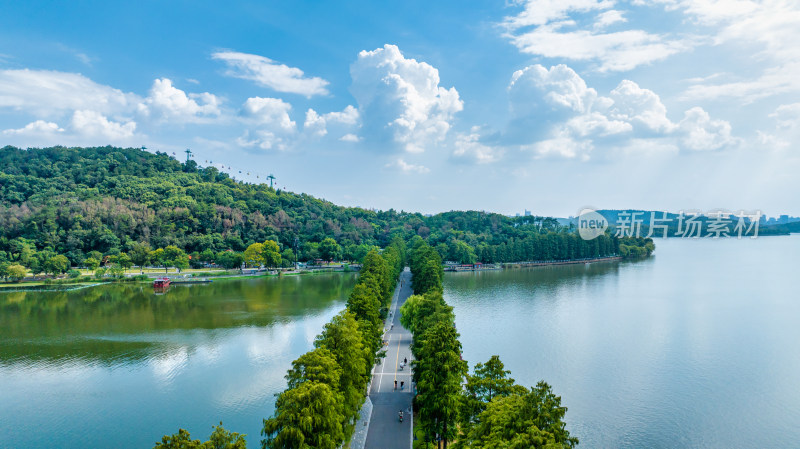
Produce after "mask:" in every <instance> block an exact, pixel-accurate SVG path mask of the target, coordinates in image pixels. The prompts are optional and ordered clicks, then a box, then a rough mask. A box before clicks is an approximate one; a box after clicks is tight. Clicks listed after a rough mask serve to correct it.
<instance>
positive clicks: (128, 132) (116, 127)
mask: <svg viewBox="0 0 800 449" xmlns="http://www.w3.org/2000/svg"><path fill="white" fill-rule="evenodd" d="M72 129H73V130H74V131H76V132H77V133H78V134H81V135H83V136H86V137H91V138H103V139H108V140H109V141H110V142H115V141H119V140H124V139H127V138H130V137H133V132H134V131H135V130H136V122H134V121H127V122H125V123H120V122H115V121H113V120H109V119H108V118H107V117H106V116H104V115H102V114H100V113H99V112H97V111H92V110H78V111H75V113H74V114H73V115H72Z"/></svg>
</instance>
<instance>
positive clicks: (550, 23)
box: [502, 0, 691, 72]
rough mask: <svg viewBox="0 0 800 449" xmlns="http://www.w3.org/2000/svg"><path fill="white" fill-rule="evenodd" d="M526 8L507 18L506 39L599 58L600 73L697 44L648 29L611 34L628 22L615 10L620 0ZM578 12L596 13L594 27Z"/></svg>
mask: <svg viewBox="0 0 800 449" xmlns="http://www.w3.org/2000/svg"><path fill="white" fill-rule="evenodd" d="M518 3H522V4H523V10H522V11H521V12H519V13H518V14H517V15H515V16H510V17H506V18H505V20H504V21H503V23H502V25H503V26H504V28H505V29H506V37H507V38H508V39H509V40H510V41H511V43H512V44H513V45H514V46H516V47H517V48H518V49H519V50H520V51H521V52H523V53H528V54H533V55H539V56H544V57H547V58H563V59H571V60H574V61H594V62H596V63H597V64H598V69H599V70H600V71H603V72H606V71H627V70H632V69H634V68H636V67H638V66H641V65H645V64H650V63H652V62H655V61H660V60H663V59H665V58H667V57H669V56H671V55H673V54H676V53H678V52H681V51H684V50H686V49H689V48H690V47H691V45H690V42H689V41H688V40H686V39H675V38H670V37H668V36H665V35H661V34H655V33H650V32H648V31H645V30H642V29H627V30H621V31H614V32H606V31H605V28H606V27H608V26H610V25H612V24H616V23H623V22H625V21H626V20H625V18H624V17H623V16H622V13H621V12H620V11H617V10H613V9H611V8H612V7H613V6H614V4H615V2H614V1H593V0H565V1H559V0H527V1H525V2H518ZM572 14H595V21H594V23H593V24H592V25H591V26H586V27H581V25H580V23H579V22H578V21H576V20H572V18H571V15H572Z"/></svg>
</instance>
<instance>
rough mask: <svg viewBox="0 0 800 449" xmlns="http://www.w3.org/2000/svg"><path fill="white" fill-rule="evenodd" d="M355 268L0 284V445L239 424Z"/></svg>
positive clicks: (81, 443) (332, 308)
mask: <svg viewBox="0 0 800 449" xmlns="http://www.w3.org/2000/svg"><path fill="white" fill-rule="evenodd" d="M354 285H355V275H354V274H329V275H319V276H289V277H283V278H265V277H264V278H258V279H230V280H224V279H221V280H215V281H214V282H213V283H211V284H206V285H193V286H178V285H175V286H172V287H171V288H170V289H169V291H168V292H167V293H166V294H164V295H155V294H154V293H153V289H152V287H149V286H146V285H145V286H142V285H108V286H101V287H93V288H87V289H83V290H76V291H71V292H16V293H0V447H2V448H26V449H36V448H53V447H58V448H152V447H153V445H154V444H155V442H156V441H160V439H161V436H162V435H164V434H172V433H175V432H177V430H178V428H179V427H182V428H185V429H187V430H189V431H190V432H191V433H192V437H194V438H201V439H202V440H205V439H207V438H208V435H209V434H210V433H211V430H212V429H211V426H212V425H215V424H218V423H219V421H223V424H224V425H225V427H226V428H227V429H230V430H234V431H237V432H240V433H246V434H248V438H247V439H248V447H253V448H256V447H260V444H259V441H260V439H261V436H260V434H259V432H260V430H261V426H262V422H261V420H262V418H265V417H268V416H270V415H271V414H272V412H273V410H274V401H275V397H274V394H275V393H279V392H280V391H282V390H283V389H284V388H285V380H284V378H283V376H284V375H285V374H286V370H287V369H288V368H289V366H290V364H291V362H292V360H294V359H296V358H297V357H298V356H300V355H301V354H303V353H304V352H306V351H308V350H309V349H311V348H312V346H313V341H314V338H315V337H316V335H317V334H319V332H320V331H321V330H322V326H323V325H324V324H325V323H326V322H327V321H328V320H330V318H331V317H332V316H333V315H335V314H336V313H338V312H339V311H340V310H342V309H343V308H344V301H345V300H346V298H347V295H349V293H350V290H351V289H352V287H353V286H354Z"/></svg>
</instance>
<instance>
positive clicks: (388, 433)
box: [365, 268, 412, 449]
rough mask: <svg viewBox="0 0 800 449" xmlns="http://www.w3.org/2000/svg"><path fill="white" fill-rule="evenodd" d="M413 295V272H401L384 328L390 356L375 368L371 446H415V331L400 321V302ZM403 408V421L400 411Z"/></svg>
mask: <svg viewBox="0 0 800 449" xmlns="http://www.w3.org/2000/svg"><path fill="white" fill-rule="evenodd" d="M409 296H411V272H410V271H408V269H407V268H406V270H405V271H403V272H402V273H401V274H400V285H399V286H398V288H397V290H396V292H395V294H394V297H393V298H392V305H391V307H390V308H389V316H388V317H387V319H386V324H385V328H384V337H383V340H384V346H383V349H384V350H385V351H386V357H385V358H384V359H382V360H381V363H380V364H378V365H376V366H375V369H374V370H373V371H372V387H371V388H370V392H369V397H370V400H371V401H372V406H373V408H372V417H371V418H370V423H369V431H368V432H367V443H366V446H365V447H366V448H367V449H409V448H411V445H412V441H411V429H412V419H411V417H412V416H411V398H412V386H411V368H410V363H411V332H409V331H408V330H406V329H405V328H404V327H403V325H402V324H400V310H399V309H400V306H402V305H403V304H404V303H405V301H406V299H408V297H409ZM400 410H402V411H403V422H400V419H399V411H400Z"/></svg>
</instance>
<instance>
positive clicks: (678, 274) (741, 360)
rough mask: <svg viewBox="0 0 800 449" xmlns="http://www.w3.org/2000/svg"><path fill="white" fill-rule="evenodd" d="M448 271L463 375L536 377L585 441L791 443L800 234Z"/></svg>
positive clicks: (797, 432) (625, 444)
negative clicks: (595, 259)
mask: <svg viewBox="0 0 800 449" xmlns="http://www.w3.org/2000/svg"><path fill="white" fill-rule="evenodd" d="M656 245H657V249H656V255H655V256H654V257H652V258H650V259H648V260H645V261H640V262H634V263H631V262H623V263H604V264H603V263H597V264H591V265H572V266H560V267H549V268H533V269H519V270H506V271H495V272H479V273H453V274H448V275H447V276H445V297H446V299H447V301H448V303H449V304H451V305H452V306H454V308H455V313H456V324H457V326H458V329H459V331H460V332H461V343H462V344H463V348H464V358H465V359H467V360H468V361H469V362H470V369H471V368H472V367H474V365H475V363H476V362H485V361H486V360H488V359H489V357H490V356H492V355H493V354H498V355H500V358H501V360H502V361H503V362H504V363H505V366H506V369H509V370H511V372H512V377H514V378H515V379H516V380H517V381H518V382H519V383H521V384H523V385H526V386H531V385H534V384H535V383H536V382H537V381H538V380H540V379H543V380H545V381H547V382H548V383H550V384H551V385H552V386H553V389H554V391H555V392H556V394H558V395H560V396H561V397H562V404H563V405H565V406H567V407H568V408H569V411H568V412H567V416H566V419H567V428H568V429H569V430H570V431H571V433H572V434H573V435H575V436H577V437H579V438H580V440H581V443H580V445H579V447H586V448H755V447H758V448H788V447H800V294H798V274H797V271H798V263H797V256H798V254H800V236H786V237H762V238H759V239H755V240H751V239H743V240H735V239H732V240H700V241H686V240H678V239H670V240H667V241H661V240H658V241H656Z"/></svg>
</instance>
